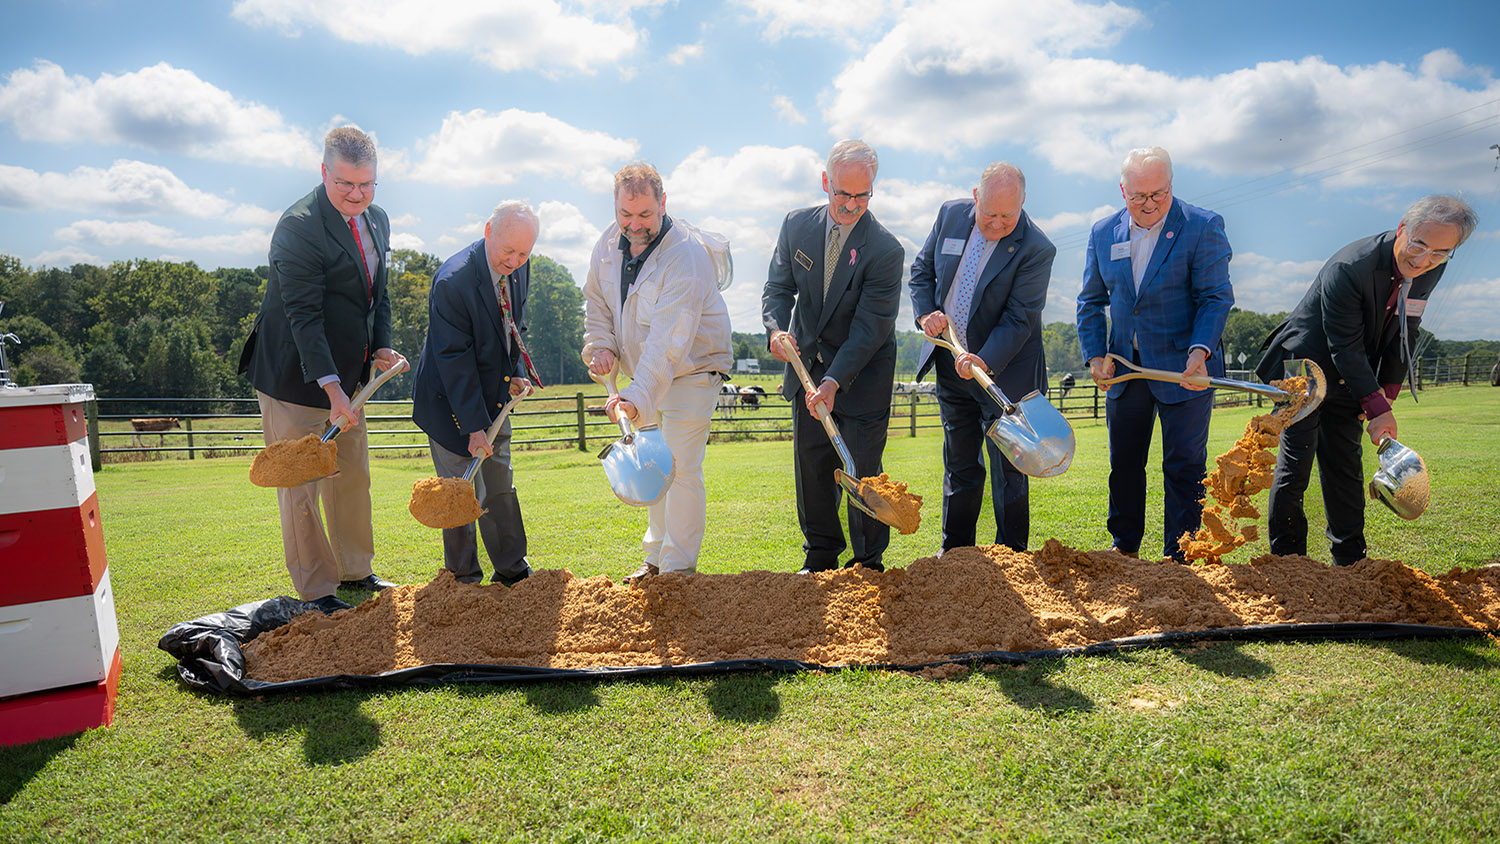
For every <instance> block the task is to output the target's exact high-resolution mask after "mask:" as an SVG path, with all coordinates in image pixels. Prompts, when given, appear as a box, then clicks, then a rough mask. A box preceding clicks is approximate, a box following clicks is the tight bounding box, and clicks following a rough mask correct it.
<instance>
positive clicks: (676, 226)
mask: <svg viewBox="0 0 1500 844" xmlns="http://www.w3.org/2000/svg"><path fill="white" fill-rule="evenodd" d="M730 275H731V262H730V256H729V244H728V242H727V241H725V240H724V239H723V238H721V237H719V236H718V235H715V234H712V233H710V232H703V231H699V230H698V229H696V228H694V227H693V226H691V225H690V224H688V223H686V222H684V221H682V220H674V219H672V218H671V217H668V216H667V197H666V192H665V191H664V190H663V189H662V182H661V175H660V174H658V173H657V172H656V168H654V167H652V166H651V165H649V164H645V163H639V162H638V163H634V164H628V165H626V166H625V167H624V168H622V169H621V170H620V172H618V173H616V174H615V224H614V225H612V226H610V227H609V228H608V229H606V230H605V231H604V234H602V235H600V237H599V242H598V243H597V244H595V245H594V253H593V255H592V256H591V257H590V258H589V274H588V279H587V280H586V281H585V282H584V285H583V295H584V335H583V341H584V345H583V361H584V363H586V364H588V366H589V369H590V370H591V371H592V372H594V373H595V374H596V375H607V374H608V373H609V371H610V370H611V369H612V368H614V367H616V366H618V367H619V369H620V372H621V373H622V374H624V375H625V376H627V377H629V378H630V379H631V383H630V386H628V387H626V388H625V389H623V390H621V391H620V395H619V397H618V399H614V400H611V401H610V403H609V405H608V406H607V408H606V410H607V412H608V413H609V416H610V418H611V419H615V418H616V414H619V413H623V414H625V418H626V419H629V420H630V421H631V422H633V423H634V424H636V425H638V426H640V425H659V426H660V427H661V432H662V436H663V438H664V439H665V440H666V442H667V446H668V447H669V448H670V449H671V450H672V457H673V459H674V460H675V462H676V464H677V472H676V474H675V475H674V476H673V478H672V484H671V486H670V487H668V488H667V492H666V495H664V496H663V497H662V499H661V500H660V501H658V502H656V503H655V504H652V505H651V506H650V507H649V508H648V514H649V520H648V523H647V526H646V535H645V537H644V538H643V539H642V541H641V547H642V548H643V549H644V550H645V552H646V560H645V562H644V563H642V565H641V567H640V568H639V569H637V570H636V571H635V572H634V573H633V574H631V575H630V576H628V577H627V578H626V579H625V582H627V583H638V582H640V581H641V580H642V579H644V578H647V577H652V576H655V575H657V574H662V573H668V572H683V573H687V574H691V573H693V572H694V571H696V570H697V567H698V550H699V548H701V547H702V545H703V526H704V522H705V521H706V519H707V515H708V495H707V492H706V490H705V488H704V485H703V454H704V451H705V450H706V447H707V445H708V427H709V423H710V422H711V421H712V420H713V412H714V407H715V405H716V404H717V402H718V396H719V386H720V384H721V383H722V382H723V374H724V373H726V372H728V371H729V367H730V364H731V363H732V354H731V351H730V334H729V310H728V308H726V307H725V305H724V298H723V297H722V296H721V295H719V291H720V290H722V289H723V288H725V287H727V286H728V284H729V280H730Z"/></svg>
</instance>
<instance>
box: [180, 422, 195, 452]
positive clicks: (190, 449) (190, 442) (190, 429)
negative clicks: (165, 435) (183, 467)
mask: <svg viewBox="0 0 1500 844" xmlns="http://www.w3.org/2000/svg"><path fill="white" fill-rule="evenodd" d="M182 430H184V431H187V438H188V459H189V460H192V459H193V420H192V419H189V418H187V417H184V418H183V420H182Z"/></svg>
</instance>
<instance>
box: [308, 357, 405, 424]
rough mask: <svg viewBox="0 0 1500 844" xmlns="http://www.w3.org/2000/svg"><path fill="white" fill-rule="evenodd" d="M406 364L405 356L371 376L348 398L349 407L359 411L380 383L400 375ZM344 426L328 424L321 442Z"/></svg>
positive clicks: (349, 420)
mask: <svg viewBox="0 0 1500 844" xmlns="http://www.w3.org/2000/svg"><path fill="white" fill-rule="evenodd" d="M408 366H410V364H408V363H407V362H406V358H402V359H401V362H400V363H398V364H396V365H395V366H393V367H391V368H390V369H387V370H386V371H384V372H382V373H380V374H379V375H376V376H375V377H374V378H371V379H370V382H369V383H368V384H366V385H365V386H364V387H362V388H360V391H359V392H357V393H355V394H354V398H352V399H350V400H349V409H350V410H353V411H355V412H356V413H357V412H359V409H360V408H361V407H364V406H365V402H367V401H369V400H370V396H373V395H375V391H376V390H378V389H380V385H381V384H384V383H385V382H387V381H389V380H391V379H392V378H394V377H396V376H397V375H400V374H401V373H403V372H405V371H406V369H407V367H408ZM342 418H343V419H345V420H347V421H348V423H349V425H353V424H354V420H353V419H349V417H347V416H345V417H342ZM346 427H348V426H347V425H330V426H328V430H327V431H326V432H325V433H324V434H323V442H325V443H326V442H328V441H330V440H332V439H333V438H334V437H336V436H338V435H339V432H340V431H342V430H344V428H346Z"/></svg>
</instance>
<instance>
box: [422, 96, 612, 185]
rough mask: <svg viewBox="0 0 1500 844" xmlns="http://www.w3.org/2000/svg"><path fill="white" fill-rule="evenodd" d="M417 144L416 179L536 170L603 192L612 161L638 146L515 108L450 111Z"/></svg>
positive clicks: (476, 180) (483, 178)
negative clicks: (419, 153) (418, 153)
mask: <svg viewBox="0 0 1500 844" xmlns="http://www.w3.org/2000/svg"><path fill="white" fill-rule="evenodd" d="M417 146H418V149H419V150H420V151H421V152H422V153H423V155H422V160H421V161H420V162H419V163H416V164H414V165H412V166H411V167H410V171H409V174H410V176H411V178H414V179H417V180H419V181H425V182H436V183H440V184H448V185H459V186H468V185H476V184H477V185H508V184H511V183H513V182H515V181H516V179H517V178H518V177H519V176H521V175H538V176H545V177H553V178H560V179H566V180H570V181H575V182H578V183H579V184H582V185H583V186H584V187H586V188H588V189H589V190H594V191H606V192H607V191H609V190H611V188H612V186H613V184H614V170H615V169H616V167H617V166H618V165H619V164H623V163H624V162H626V161H628V160H630V158H631V157H632V156H634V155H635V154H636V151H637V150H638V149H639V145H638V144H637V143H636V142H635V141H633V140H626V139H622V138H616V137H613V136H611V135H608V134H606V133H604V132H594V131H590V130H587V129H579V128H578V127H576V126H573V125H571V124H569V123H565V122H563V121H561V120H558V119H557V118H555V117H551V116H549V115H546V114H541V113H538V112H531V111H521V110H519V109H514V108H511V109H506V110H505V111H502V112H498V113H491V112H487V111H484V110H483V109H474V110H473V111H466V112H452V113H450V114H449V115H448V116H447V117H446V118H444V120H443V125H442V128H440V129H439V130H438V133H437V134H436V135H432V136H430V137H428V138H427V139H426V140H424V141H421V142H419V143H418V144H417Z"/></svg>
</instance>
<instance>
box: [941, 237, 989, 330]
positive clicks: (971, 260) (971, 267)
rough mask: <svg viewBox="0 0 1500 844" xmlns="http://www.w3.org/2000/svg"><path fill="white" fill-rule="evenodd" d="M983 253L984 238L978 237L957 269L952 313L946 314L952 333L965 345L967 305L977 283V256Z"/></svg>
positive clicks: (967, 317) (967, 318) (971, 300)
mask: <svg viewBox="0 0 1500 844" xmlns="http://www.w3.org/2000/svg"><path fill="white" fill-rule="evenodd" d="M983 254H984V238H980V239H979V240H978V241H977V242H973V243H972V245H971V246H970V248H969V251H968V252H967V253H966V254H965V255H964V265H963V266H962V267H961V268H959V271H958V288H957V289H956V290H954V293H953V313H950V314H948V319H949V320H950V321H951V322H952V323H953V331H954V333H955V334H957V335H958V339H959V340H961V341H963V343H964V344H965V345H967V344H968V342H969V305H970V303H972V302H973V301H974V288H975V287H976V286H978V284H979V256H981V255H983Z"/></svg>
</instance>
